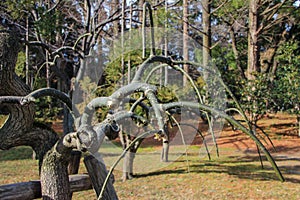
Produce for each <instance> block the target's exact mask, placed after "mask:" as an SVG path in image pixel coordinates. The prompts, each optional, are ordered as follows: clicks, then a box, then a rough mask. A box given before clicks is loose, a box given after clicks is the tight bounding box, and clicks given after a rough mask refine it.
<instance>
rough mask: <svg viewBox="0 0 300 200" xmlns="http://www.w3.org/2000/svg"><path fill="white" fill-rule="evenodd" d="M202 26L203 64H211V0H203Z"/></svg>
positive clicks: (205, 65)
mask: <svg viewBox="0 0 300 200" xmlns="http://www.w3.org/2000/svg"><path fill="white" fill-rule="evenodd" d="M202 8H203V9H202V10H203V11H202V20H203V22H202V26H203V66H204V67H207V66H209V59H210V55H211V50H210V48H211V23H210V21H211V15H210V8H211V6H210V0H204V1H202Z"/></svg>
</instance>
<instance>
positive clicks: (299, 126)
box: [297, 115, 300, 137]
mask: <svg viewBox="0 0 300 200" xmlns="http://www.w3.org/2000/svg"><path fill="white" fill-rule="evenodd" d="M297 123H298V136H299V137H300V115H297Z"/></svg>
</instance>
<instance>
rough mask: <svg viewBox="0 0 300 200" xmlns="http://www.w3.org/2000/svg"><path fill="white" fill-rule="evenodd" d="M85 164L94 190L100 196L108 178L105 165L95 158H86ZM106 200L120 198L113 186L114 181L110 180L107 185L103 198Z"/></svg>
mask: <svg viewBox="0 0 300 200" xmlns="http://www.w3.org/2000/svg"><path fill="white" fill-rule="evenodd" d="M84 164H85V166H86V169H87V171H88V173H89V176H90V178H91V181H92V184H93V188H94V190H95V192H96V194H97V197H98V196H99V195H100V192H101V189H102V185H103V183H104V181H105V179H106V176H107V170H106V167H105V165H104V164H103V163H101V162H100V161H99V160H97V159H96V158H95V157H94V156H92V155H90V156H86V157H85V158H84ZM102 199H104V200H117V199H118V196H117V193H116V191H115V189H114V186H113V181H112V179H110V180H109V181H108V183H107V185H106V188H105V191H104V194H103V196H102Z"/></svg>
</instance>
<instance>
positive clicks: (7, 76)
mask: <svg viewBox="0 0 300 200" xmlns="http://www.w3.org/2000/svg"><path fill="white" fill-rule="evenodd" d="M19 46H20V45H19V36H18V30H12V31H5V30H1V31H0V96H26V95H27V94H29V92H30V89H29V87H28V86H27V85H26V84H25V83H24V82H22V80H21V79H20V78H19V77H18V76H17V75H16V74H15V65H16V61H17V55H18V51H19ZM0 110H1V113H4V114H6V115H9V118H8V120H7V121H6V122H5V124H4V125H3V126H2V128H1V129H0V149H2V150H7V149H9V148H12V147H15V146H20V145H26V146H31V147H32V148H33V149H34V150H35V152H36V153H37V155H38V157H39V159H40V169H41V179H42V190H43V194H42V195H43V196H44V199H70V198H69V196H70V192H69V191H70V190H69V184H68V174H67V173H66V171H67V166H66V163H67V162H66V160H67V157H65V156H64V155H63V154H61V153H66V152H61V153H58V152H59V151H57V149H55V148H53V149H52V151H49V150H50V149H51V148H52V147H53V145H54V144H55V143H56V142H57V141H58V136H57V134H56V133H55V132H53V131H52V130H50V129H49V128H47V127H46V126H44V125H40V124H36V123H34V104H33V103H29V104H26V105H21V104H20V103H16V104H1V105H0ZM46 152H48V153H47V154H46ZM45 154H46V155H45ZM44 155H45V156H44ZM42 161H43V163H41V162H42Z"/></svg>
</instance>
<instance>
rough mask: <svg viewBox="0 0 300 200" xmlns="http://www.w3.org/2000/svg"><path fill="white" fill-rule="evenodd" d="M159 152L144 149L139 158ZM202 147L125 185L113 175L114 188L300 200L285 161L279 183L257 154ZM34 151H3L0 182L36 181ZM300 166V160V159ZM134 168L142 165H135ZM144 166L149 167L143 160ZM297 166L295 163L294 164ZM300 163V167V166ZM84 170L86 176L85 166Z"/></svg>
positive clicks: (132, 192)
mask: <svg viewBox="0 0 300 200" xmlns="http://www.w3.org/2000/svg"><path fill="white" fill-rule="evenodd" d="M153 150H155V149H151V148H150V149H149V148H146V149H145V150H144V151H143V150H141V154H143V153H144V154H146V153H149V152H150V153H151V152H152V151H153ZM197 151H198V147H195V146H192V147H190V148H189V151H188V162H187V161H186V156H182V157H180V158H179V159H178V160H176V161H174V162H170V163H168V165H167V166H165V167H163V168H159V169H157V170H155V171H151V172H149V171H148V172H147V171H146V172H139V173H138V174H137V176H136V178H134V179H133V180H129V181H127V182H122V181H121V175H122V174H121V172H120V171H119V170H117V171H115V172H114V174H115V177H116V182H115V188H116V191H117V193H118V196H119V198H120V199H145V200H148V199H195V200H196V199H289V200H292V199H295V200H296V199H300V187H299V186H300V185H299V183H300V175H297V174H291V173H290V171H289V169H290V168H289V167H295V166H283V165H284V164H285V163H286V162H287V161H286V160H284V161H279V162H278V163H279V165H281V166H283V167H282V168H281V169H282V170H283V173H284V175H285V176H286V178H287V181H286V182H284V183H281V182H280V181H278V178H277V177H276V175H275V173H274V172H273V171H272V169H271V168H270V166H269V165H268V163H267V162H264V164H265V169H262V168H261V166H260V163H259V162H258V159H257V155H256V154H253V153H252V154H245V153H242V152H240V151H236V150H235V149H232V148H221V149H220V151H221V156H220V157H219V158H217V157H216V156H215V155H213V159H212V160H211V161H208V160H207V158H201V159H200V158H199V155H198V152H197ZM31 155H32V151H31V149H30V148H27V147H18V148H15V149H12V150H10V151H5V152H4V151H0V184H6V183H13V182H21V181H29V180H35V179H38V170H37V169H38V165H37V161H36V160H32V159H31ZM298 162H299V161H298ZM136 164H141V163H140V162H137V163H136ZM145 165H149V163H148V162H145ZM295 165H296V164H295ZM298 165H299V164H298ZM80 172H81V173H83V172H85V169H84V166H83V165H81V167H80ZM73 199H76V200H77V199H78V200H81V199H82V200H84V199H96V197H95V193H94V192H93V191H92V190H90V191H84V192H79V193H75V194H74V195H73Z"/></svg>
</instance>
